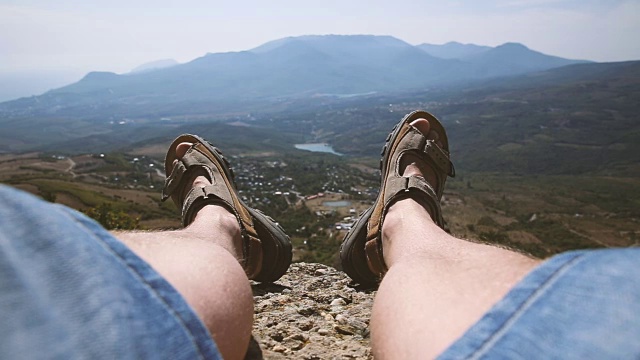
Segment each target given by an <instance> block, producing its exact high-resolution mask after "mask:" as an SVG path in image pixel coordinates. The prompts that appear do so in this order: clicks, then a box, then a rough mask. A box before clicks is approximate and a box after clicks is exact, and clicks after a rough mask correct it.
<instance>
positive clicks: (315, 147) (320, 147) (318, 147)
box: [294, 143, 342, 156]
mask: <svg viewBox="0 0 640 360" xmlns="http://www.w3.org/2000/svg"><path fill="white" fill-rule="evenodd" d="M294 146H295V147H296V149H300V150H307V151H313V152H323V153H329V154H334V155H338V156H342V154H340V153H339V152H336V151H335V150H333V148H332V147H331V145H329V144H327V143H314V144H295V145H294Z"/></svg>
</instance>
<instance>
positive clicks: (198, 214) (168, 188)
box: [162, 135, 291, 282]
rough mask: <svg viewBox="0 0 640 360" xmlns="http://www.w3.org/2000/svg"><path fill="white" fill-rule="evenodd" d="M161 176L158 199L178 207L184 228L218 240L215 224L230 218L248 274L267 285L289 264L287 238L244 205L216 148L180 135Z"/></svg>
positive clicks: (253, 210) (269, 219) (266, 219)
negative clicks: (238, 234) (209, 235)
mask: <svg viewBox="0 0 640 360" xmlns="http://www.w3.org/2000/svg"><path fill="white" fill-rule="evenodd" d="M165 172H166V173H167V179H166V182H165V187H164V189H163V191H162V193H163V196H162V199H163V201H164V200H166V199H168V198H169V197H171V199H172V200H173V201H174V202H175V203H176V205H177V206H178V207H179V208H180V209H182V222H183V225H184V226H185V227H186V226H189V225H190V226H189V227H188V228H187V229H185V230H188V231H196V232H200V231H203V232H209V233H211V234H212V236H218V235H220V234H219V233H217V230H218V229H219V228H218V227H217V225H218V224H220V223H223V224H227V225H228V224H229V220H230V217H229V214H232V215H233V216H234V220H235V225H234V226H232V227H233V228H231V230H234V229H235V230H237V229H239V232H240V235H241V246H239V247H240V248H241V249H242V252H241V253H239V252H238V251H236V253H238V255H239V256H237V257H238V259H239V261H240V263H241V264H242V266H243V268H244V269H245V272H246V273H247V276H248V277H249V278H250V279H254V280H257V281H263V282H266V281H275V280H277V279H278V278H280V276H282V275H283V274H284V272H285V271H286V270H287V268H288V267H289V264H290V263H291V243H290V241H289V237H288V236H287V235H286V234H285V233H284V231H283V230H282V228H281V227H280V226H279V225H278V224H277V223H275V221H274V220H273V219H271V218H270V217H268V216H266V215H264V214H263V213H261V212H260V211H258V210H256V209H252V208H250V207H248V206H247V205H246V204H244V202H243V201H242V200H241V199H240V197H239V195H238V192H237V190H236V186H235V183H234V179H233V172H232V171H231V168H230V166H229V163H228V162H227V160H226V159H225V158H224V157H223V156H222V154H221V153H220V151H219V150H218V149H216V148H215V147H213V146H212V145H211V144H210V143H209V142H207V141H206V140H204V139H202V138H200V137H198V136H195V135H181V136H179V137H178V138H177V139H176V140H174V142H173V143H172V144H171V146H170V147H169V151H168V152H167V157H166V159H165ZM211 205H214V206H211ZM215 205H217V206H215ZM213 216H217V217H213ZM212 220H215V221H212ZM236 226H237V227H236ZM223 228H224V229H227V230H229V228H227V227H226V225H225V226H223ZM237 248H238V246H236V245H234V249H237Z"/></svg>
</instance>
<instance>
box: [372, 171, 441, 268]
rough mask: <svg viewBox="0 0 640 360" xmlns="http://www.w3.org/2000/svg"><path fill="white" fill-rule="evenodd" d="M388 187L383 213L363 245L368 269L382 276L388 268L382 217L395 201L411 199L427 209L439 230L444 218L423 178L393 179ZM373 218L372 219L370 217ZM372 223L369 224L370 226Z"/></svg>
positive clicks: (434, 196) (436, 200)
mask: <svg viewBox="0 0 640 360" xmlns="http://www.w3.org/2000/svg"><path fill="white" fill-rule="evenodd" d="M389 183H390V184H389V185H390V187H391V188H393V189H394V190H393V193H391V194H389V197H388V199H387V200H386V201H385V205H384V211H383V212H382V214H381V216H380V218H379V219H380V221H378V222H376V223H375V225H374V227H372V228H370V229H368V231H367V242H366V243H365V253H366V255H367V262H368V265H369V269H370V270H371V271H372V272H373V273H374V274H380V275H384V274H385V273H386V272H387V270H388V268H387V265H386V264H385V262H384V257H383V255H382V254H383V253H382V238H381V236H382V235H381V231H382V223H383V222H384V217H385V215H386V214H387V210H389V208H390V207H391V205H393V204H394V203H396V202H397V201H400V200H403V199H407V198H411V199H413V200H415V201H417V202H418V203H420V205H422V206H423V207H425V208H427V209H429V213H430V214H431V218H432V219H433V221H434V222H435V223H436V224H437V225H438V226H439V227H441V228H443V227H444V218H443V217H442V207H441V206H440V201H439V200H438V196H437V194H436V192H435V190H434V189H433V187H432V186H431V184H429V183H428V182H427V181H426V180H425V179H424V178H422V177H419V176H411V177H402V178H393V179H390V180H389ZM372 218H373V217H372ZM371 224H372V222H371V221H370V222H369V225H370V226H371Z"/></svg>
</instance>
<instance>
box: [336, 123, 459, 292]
mask: <svg viewBox="0 0 640 360" xmlns="http://www.w3.org/2000/svg"><path fill="white" fill-rule="evenodd" d="M414 125H415V126H414ZM381 173H382V183H381V187H380V194H379V195H378V198H377V199H376V202H375V203H374V205H373V206H372V207H371V208H370V209H368V210H367V211H366V212H365V213H364V214H362V216H361V217H360V219H359V220H358V221H357V222H356V224H355V225H354V226H353V227H352V228H351V230H350V231H349V232H348V233H347V235H346V236H345V240H344V241H343V243H342V246H341V249H340V257H341V260H342V266H343V269H344V270H345V272H346V273H347V274H348V275H349V276H351V278H352V279H354V280H355V281H356V282H359V283H361V284H374V283H375V282H376V281H377V280H379V279H380V278H381V277H382V276H383V275H384V273H385V272H386V271H387V266H386V264H385V260H384V256H383V243H382V224H383V223H384V222H385V216H386V215H387V213H388V212H389V209H390V208H391V207H392V205H394V204H397V203H399V202H403V200H404V199H411V200H410V201H412V202H417V203H418V204H420V206H421V207H422V208H423V211H424V209H426V211H427V212H428V214H427V215H429V216H430V217H431V218H432V219H433V222H434V223H435V224H437V225H438V226H439V227H444V220H443V219H442V212H441V209H440V198H441V197H442V193H443V191H444V184H445V181H446V178H447V176H454V174H455V172H454V169H453V164H452V163H451V161H450V160H449V148H448V140H447V136H446V132H445V130H444V128H443V127H442V125H441V124H440V122H439V121H438V120H437V119H436V118H435V117H434V116H433V115H431V114H429V113H427V112H424V111H414V112H412V113H410V114H408V115H407V116H405V118H404V119H402V121H401V122H400V123H399V124H398V125H396V127H395V128H394V130H393V131H392V133H391V134H390V135H389V137H388V138H387V143H386V144H385V147H384V149H383V158H382V161H381Z"/></svg>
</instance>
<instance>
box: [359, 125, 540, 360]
mask: <svg viewBox="0 0 640 360" xmlns="http://www.w3.org/2000/svg"><path fill="white" fill-rule="evenodd" d="M413 125H414V126H416V127H417V128H418V129H420V130H421V131H422V132H423V133H425V134H426V133H429V124H428V122H427V121H426V120H417V121H415V122H414V123H413ZM429 136H430V137H431V138H434V139H436V140H437V135H436V134H429ZM404 166H406V168H405V170H404V174H403V175H404V176H416V175H420V176H424V177H425V178H426V179H427V180H428V181H429V182H430V183H431V184H433V182H434V181H436V180H435V178H434V177H433V176H432V174H431V173H430V172H431V169H430V168H429V167H428V166H427V165H425V163H422V162H421V161H420V159H417V158H415V159H408V160H407V161H405V164H404ZM382 241H383V247H384V260H385V262H386V264H387V266H388V267H389V271H388V272H387V274H386V275H385V277H384V278H383V280H382V282H381V284H380V287H379V290H378V293H377V296H376V298H375V302H374V306H373V311H372V317H371V333H372V344H373V352H374V355H375V357H376V358H397V359H400V358H432V357H435V356H437V355H438V354H440V353H441V352H442V351H444V350H445V349H446V348H447V347H448V346H449V345H451V344H452V343H453V342H454V341H455V340H456V339H457V338H458V337H460V336H461V335H462V334H463V333H464V332H465V331H466V330H467V329H468V328H469V327H470V326H471V325H473V324H474V323H475V322H476V321H477V320H479V319H480V318H481V316H482V315H483V314H484V313H485V312H486V311H487V310H489V308H490V307H491V306H492V305H494V304H495V303H496V302H498V300H500V299H501V298H502V297H503V296H504V295H505V294H506V293H507V292H508V291H509V290H510V289H511V288H512V287H513V286H514V285H515V284H516V283H517V282H518V281H519V280H520V279H522V278H523V277H524V275H525V274H527V273H528V272H529V271H530V270H531V269H533V268H534V267H535V266H536V265H537V264H538V263H539V261H536V260H533V259H530V258H528V257H526V256H523V255H521V254H518V253H515V252H512V251H508V250H505V249H501V248H497V247H493V246H488V245H484V244H477V243H472V242H469V241H465V240H461V239H457V238H455V237H453V236H451V235H449V234H447V233H446V232H445V231H443V230H442V229H440V228H439V227H438V226H437V225H436V224H435V223H434V222H433V221H432V220H431V216H430V215H429V213H428V212H427V211H426V210H425V208H424V207H422V206H421V205H420V204H418V203H417V202H415V201H414V200H412V199H405V200H401V201H398V202H397V203H395V204H394V205H392V206H391V208H390V209H389V212H388V213H387V215H386V217H385V221H384V224H383V227H382Z"/></svg>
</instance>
